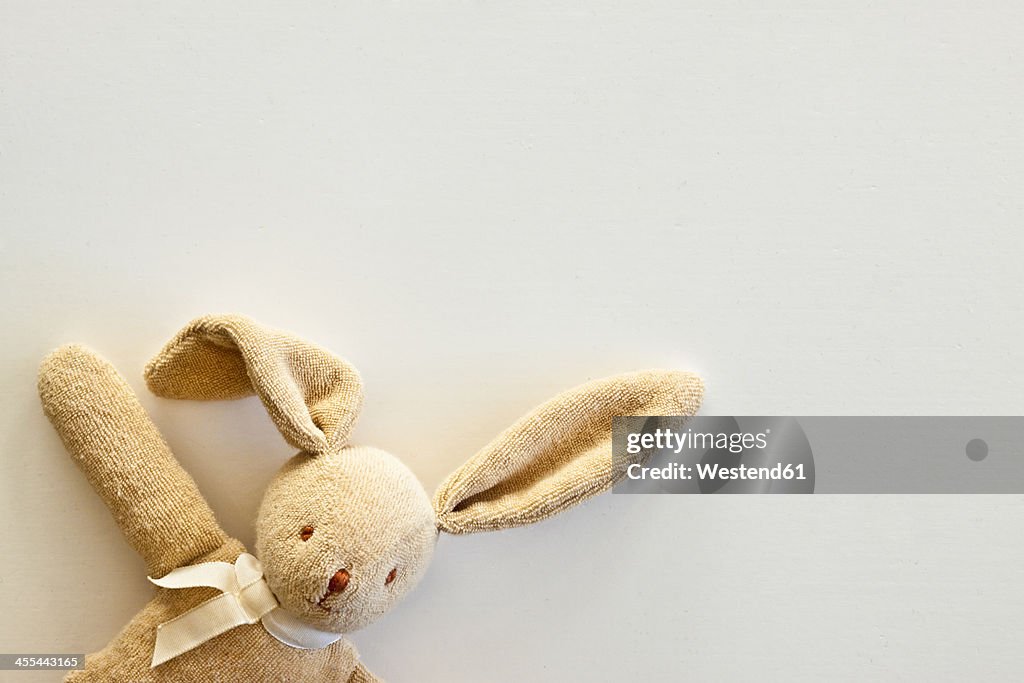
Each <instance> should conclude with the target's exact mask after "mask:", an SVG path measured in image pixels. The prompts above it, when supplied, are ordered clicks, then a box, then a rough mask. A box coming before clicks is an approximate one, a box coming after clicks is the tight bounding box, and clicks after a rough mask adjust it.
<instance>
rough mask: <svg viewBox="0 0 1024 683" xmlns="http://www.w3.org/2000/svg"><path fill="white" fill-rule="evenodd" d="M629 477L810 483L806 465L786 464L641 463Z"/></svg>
mask: <svg viewBox="0 0 1024 683" xmlns="http://www.w3.org/2000/svg"><path fill="white" fill-rule="evenodd" d="M626 476H627V477H629V478H630V479H675V480H685V479H699V480H701V481H715V480H717V481H732V480H737V479H746V480H751V479H759V480H770V481H787V480H790V479H796V480H802V479H807V477H806V476H804V466H803V464H799V465H790V464H782V463H778V464H776V465H774V466H771V467H751V466H749V465H738V466H736V467H722V466H721V465H719V464H717V463H714V464H704V463H697V464H696V465H683V464H680V463H677V462H674V463H671V464H669V465H665V466H664V467H644V466H643V465H641V464H639V463H633V464H632V465H630V466H629V467H628V468H626Z"/></svg>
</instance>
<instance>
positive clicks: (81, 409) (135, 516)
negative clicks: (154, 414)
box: [39, 345, 227, 577]
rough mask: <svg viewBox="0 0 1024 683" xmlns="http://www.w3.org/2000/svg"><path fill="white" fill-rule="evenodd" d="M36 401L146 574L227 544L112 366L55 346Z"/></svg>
mask: <svg viewBox="0 0 1024 683" xmlns="http://www.w3.org/2000/svg"><path fill="white" fill-rule="evenodd" d="M39 396H40V398H41V400H42V403H43V409H44V411H45V412H46V415H47V417H48V418H49V419H50V422H51V423H52V424H53V426H54V428H55V429H56V430H57V433H58V434H59V435H60V437H61V440H62V441H63V442H64V445H65V447H66V448H67V450H68V452H69V453H70V454H71V456H72V459H73V460H74V461H75V463H76V464H77V465H78V466H79V467H80V468H81V469H82V471H83V472H84V473H85V476H86V477H87V478H88V480H89V483H90V484H92V486H93V488H94V489H95V490H96V492H97V493H98V494H99V495H100V497H101V498H102V499H103V502H104V503H106V504H107V507H108V508H109V509H110V512H111V514H112V515H113V516H114V519H115V520H116V521H117V523H118V525H119V526H120V527H121V531H122V532H123V533H124V535H125V538H126V539H127V540H128V543H129V544H130V545H131V546H132V547H133V548H135V550H137V551H138V552H139V554H140V555H142V557H143V559H144V560H145V561H146V565H147V569H148V571H149V575H150V576H153V577H159V576H163V575H164V574H166V573H167V572H169V571H171V570H172V569H174V568H176V567H178V566H181V565H183V564H188V563H189V562H190V561H192V560H194V559H195V558H196V557H198V556H200V555H203V554H206V553H209V552H211V551H213V550H216V549H217V548H219V547H220V546H222V545H223V544H224V543H225V542H226V541H227V536H226V535H225V533H224V532H223V531H222V530H221V528H220V526H218V524H217V521H216V519H215V518H214V516H213V512H212V511H211V510H210V508H209V506H208V505H207V504H206V501H205V500H204V499H203V497H202V495H201V494H200V493H199V490H198V489H197V488H196V485H195V482H194V481H193V480H192V478H191V477H190V476H189V475H188V473H186V472H185V470H183V469H182V468H181V466H180V465H179V464H178V462H177V461H176V460H175V459H174V456H173V455H172V454H171V451H170V449H169V448H168V447H167V444H166V443H165V442H164V440H163V438H162V437H161V436H160V433H159V432H158V431H157V429H156V426H154V425H153V423H152V422H151V421H150V419H149V417H148V416H147V415H146V412H145V411H144V410H143V408H142V406H141V405H140V404H139V402H138V399H137V398H136V397H135V394H134V393H133V392H132V390H131V388H130V387H129V386H128V383H127V382H125V380H124V378H122V377H121V376H120V375H119V374H118V373H117V371H116V370H115V369H114V368H113V366H111V365H110V363H108V362H107V361H105V360H104V359H103V358H101V357H100V356H98V355H97V354H95V353H93V352H92V351H89V350H88V349H85V348H83V347H81V346H73V345H69V346H64V347H61V348H59V349H57V350H56V351H54V352H53V353H51V354H50V355H49V356H48V357H47V358H46V359H45V360H44V361H43V363H42V366H41V367H40V371H39Z"/></svg>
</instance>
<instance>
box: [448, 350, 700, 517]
mask: <svg viewBox="0 0 1024 683" xmlns="http://www.w3.org/2000/svg"><path fill="white" fill-rule="evenodd" d="M703 395H704V385H703V383H702V382H701V380H700V378H699V377H698V376H697V375H694V374H691V373H688V372H672V371H659V370H652V371H646V372H634V373H629V374H625V375H616V376H614V377H608V378H606V379H600V380H596V381H593V382H590V383H588V384H584V385H582V386H579V387H576V388H575V389H570V390H569V391H566V392H565V393H562V394H559V395H558V396H556V397H555V398H553V399H551V400H550V401H548V402H546V403H543V404H541V405H540V406H538V407H537V408H535V409H534V410H533V411H532V412H530V413H528V414H527V415H526V416H524V417H523V418H521V419H520V420H519V421H518V422H516V423H515V424H514V425H512V426H511V427H509V428H508V429H506V430H505V431H504V432H503V433H502V434H501V435H500V436H498V437H497V438H496V439H495V440H494V441H492V442H491V443H490V444H488V445H487V446H486V447H485V448H484V449H483V450H482V451H480V452H479V453H477V454H476V455H475V456H473V457H472V458H471V459H470V460H469V461H468V462H467V463H466V464H465V465H463V466H462V467H460V468H459V469H458V470H456V471H455V472H454V473H452V474H451V476H449V477H448V479H447V480H446V481H445V482H444V483H443V484H442V485H441V487H440V488H439V489H438V490H437V493H436V494H435V495H434V511H435V513H436V514H437V525H438V528H439V529H441V530H442V531H446V532H448V533H451V534H464V533H471V532H474V531H490V530H496V529H505V528H509V527H515V526H523V525H525V524H531V523H533V522H538V521H540V520H542V519H545V518H547V517H550V516H552V515H555V514H558V513H559V512H561V511H563V510H566V509H568V508H570V507H572V506H573V505H575V504H577V503H579V502H581V501H583V500H585V499H587V498H589V497H591V496H594V495H596V494H598V493H601V492H602V491H605V490H607V489H608V488H609V487H610V486H611V485H612V484H613V483H614V482H613V473H612V434H611V426H612V418H613V417H615V416H617V415H621V416H632V415H693V414H695V413H696V412H697V409H698V408H700V403H701V398H702V397H703Z"/></svg>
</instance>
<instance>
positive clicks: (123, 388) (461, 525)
mask: <svg viewBox="0 0 1024 683" xmlns="http://www.w3.org/2000/svg"><path fill="white" fill-rule="evenodd" d="M146 383H147V385H148V386H149V388H150V389H151V390H152V391H153V392H154V393H155V394H156V395H158V396H163V397H168V398H177V399H196V400H223V399H236V398H241V397H244V396H250V395H252V394H255V395H256V396H258V397H259V398H260V400H261V401H262V402H263V405H264V406H265V407H266V409H267V412H269V413H270V417H271V419H273V421H274V424H275V425H276V426H277V427H278V429H279V430H280V431H281V434H282V435H283V436H284V438H285V440H286V441H287V442H288V443H289V444H291V446H292V447H294V448H296V449H298V451H299V452H298V453H297V454H296V455H295V456H293V457H292V458H291V459H290V460H288V461H287V462H286V463H285V464H284V466H283V467H282V468H281V470H280V471H279V472H278V473H277V475H276V476H275V477H274V478H273V480H272V481H271V482H270V485H269V487H268V488H267V491H266V494H265V495H264V497H263V502H262V504H261V506H260V510H259V515H258V518H257V520H256V546H255V556H254V555H251V554H249V553H248V552H246V548H245V547H244V546H243V545H242V544H241V543H240V542H239V541H238V540H236V539H234V538H231V537H229V536H228V535H227V534H225V533H224V531H223V530H222V529H221V528H220V526H219V525H218V524H217V521H216V519H215V518H214V515H213V512H212V511H211V510H210V508H209V506H208V505H207V503H206V501H205V500H204V499H203V496H202V495H201V494H200V493H199V491H198V489H197V488H196V485H195V482H194V481H193V480H192V478H191V477H190V476H189V475H188V474H187V473H186V472H185V471H184V470H183V469H182V468H181V466H180V465H179V464H178V462H177V461H176V460H175V459H174V456H173V455H172V454H171V451H170V449H169V448H168V446H167V444H166V443H165V442H164V440H163V438H162V437H161V436H160V434H159V432H158V431H157V429H156V427H155V426H154V425H153V424H152V422H150V420H149V418H148V417H147V415H146V414H145V412H144V411H143V409H142V407H141V406H140V405H139V402H138V400H137V399H136V398H135V395H134V394H133V393H132V391H131V389H130V388H129V387H128V385H127V383H126V382H125V381H124V379H123V378H122V377H121V376H120V375H119V374H118V373H117V371H116V370H114V368H113V367H112V366H111V365H110V364H109V363H107V362H106V361H105V360H103V359H102V358H100V357H99V356H98V355H96V354H95V353H93V352H91V351H89V350H87V349H86V348H83V347H81V346H75V345H69V346H64V347H62V348H60V349H58V350H56V351H54V352H53V353H52V354H50V355H49V356H48V357H47V358H46V360H45V361H44V362H43V363H42V367H41V369H40V376H39V393H40V397H41V399H42V403H43V407H44V410H45V412H46V414H47V416H48V417H49V419H50V421H51V422H52V423H53V426H54V427H55V428H56V430H57V432H58V433H59V434H60V437H61V439H62V440H63V442H64V445H65V446H66V448H67V450H68V451H69V452H70V453H71V456H72V458H73V459H74V461H75V463H77V464H78V466H79V467H80V468H81V469H82V470H83V471H84V473H85V475H86V477H87V478H88V479H89V482H90V483H91V484H92V486H93V488H95V490H96V492H97V493H98V494H99V495H100V497H101V498H102V499H103V500H104V502H105V503H106V504H107V506H108V507H109V508H110V511H111V513H112V514H113V516H114V519H115V520H116V521H117V523H118V525H119V526H120V527H121V531H122V532H123V533H124V535H125V537H126V538H127V540H128V542H129V543H130V544H131V546H132V547H133V548H135V549H136V550H137V551H138V552H139V553H140V554H141V555H142V557H143V559H144V560H145V562H146V566H147V569H148V573H149V577H150V580H151V581H152V582H153V583H154V584H156V586H157V588H156V589H155V595H154V597H153V599H152V600H151V601H150V602H149V603H148V604H147V605H146V606H145V607H144V608H143V609H142V611H140V612H139V613H138V614H137V615H136V616H135V617H134V618H133V619H132V620H131V622H129V623H128V625H127V626H125V627H124V629H122V631H121V632H120V633H119V634H118V635H117V636H116V637H115V638H114V640H113V641H112V642H111V643H110V644H109V645H107V647H106V648H105V649H103V650H101V651H100V652H97V653H95V654H92V655H89V656H88V657H86V661H85V668H84V670H81V671H76V672H72V673H70V674H69V675H68V677H67V679H66V680H69V681H230V682H232V683H235V682H238V681H349V682H356V681H374V680H377V679H376V678H375V677H374V676H373V675H372V674H371V673H370V672H369V671H368V670H367V669H366V668H365V667H364V666H363V665H362V663H360V662H359V660H358V657H357V654H356V652H355V649H354V648H353V646H352V645H351V644H350V643H349V642H348V641H347V640H346V639H345V638H344V637H343V634H345V633H349V632H351V631H354V630H356V629H359V628H361V627H363V626H366V625H367V624H369V623H371V622H372V621H374V620H375V619H377V618H378V617H379V616H381V615H382V614H384V613H385V612H387V611H388V610H390V609H391V608H392V607H394V605H395V604H396V603H397V602H398V601H399V600H401V599H402V597H403V596H404V595H406V594H407V593H408V592H409V591H410V590H412V588H413V587H414V586H415V585H416V583H417V582H418V581H419V580H420V578H421V577H422V576H423V573H424V571H425V570H426V568H427V565H428V564H429V563H430V559H431V556H432V554H433V551H434V545H435V542H436V540H437V537H438V535H439V533H440V532H446V533H449V534H465V533H471V532H476V531H491V530H499V529H506V528H509V527H516V526H521V525H525V524H530V523H533V522H537V521H540V520H542V519H545V518H546V517H550V516H552V515H554V514H557V513H559V512H561V511H563V510H565V509H567V508H569V507H570V506H572V505H575V504H576V503H579V502H581V501H583V500H585V499H586V498H589V497H590V496H593V495H595V494H598V493H600V492H602V491H605V490H607V489H608V488H609V487H610V486H611V485H612V483H613V479H614V478H615V477H614V475H613V468H612V461H611V418H612V417H613V416H615V415H692V414H694V413H695V412H696V410H697V409H698V407H699V405H700V402H701V397H702V392H703V386H702V384H701V381H700V379H699V378H698V377H697V376H696V375H693V374H690V373H686V372H669V371H647V372H636V373H630V374H624V375H619V376H615V377H610V378H607V379H602V380H597V381H592V382H590V383H588V384H584V385H582V386H580V387H578V388H576V389H572V390H570V391H567V392H565V393H563V394H560V395H559V396H556V397H555V398H553V399H551V400H549V401H548V402H546V403H544V404H542V405H541V406H539V407H538V408H536V409H535V410H533V411H532V412H530V413H528V414H527V415H526V416H525V417H523V418H522V419H520V420H519V421H518V422H516V423H515V424H514V425H512V426H511V427H509V428H508V429H507V430H505V431H504V432H503V433H502V434H500V435H499V436H498V437H497V438H495V439H494V440H493V441H492V442H491V443H490V444H489V445H487V446H486V447H485V448H484V449H483V450H481V451H480V452H479V453H477V454H476V455H475V456H473V457H472V458H470V459H469V461H468V462H466V463H465V464H464V465H463V466H462V467H460V468H459V469H458V470H456V471H455V472H454V473H452V474H451V475H450V476H449V477H448V479H447V480H446V481H445V482H444V483H443V484H442V485H441V487H440V488H439V489H438V491H437V493H436V494H435V495H434V497H433V499H431V498H430V497H429V496H428V495H427V493H426V492H425V490H424V489H423V487H422V486H421V485H420V483H419V481H418V480H417V479H416V477H415V476H414V475H413V474H412V472H411V471H410V470H409V469H408V468H407V467H406V466H405V465H403V464H402V462H401V461H399V460H398V459H397V458H395V457H394V456H392V455H390V454H388V453H386V452H384V451H382V450H379V449H376V448H371V447H368V446H357V445H353V444H350V443H349V435H350V433H351V431H352V427H353V424H354V423H355V420H356V416H357V415H358V414H359V409H360V406H361V403H362V383H361V381H360V378H359V374H358V373H357V372H356V370H355V369H354V368H353V367H352V366H351V365H349V364H348V363H347V362H346V361H344V360H342V359H341V358H339V357H337V356H335V355H333V354H331V353H329V352H328V351H325V350H324V349H322V348H320V347H318V346H315V345H313V344H310V343H308V342H305V341H303V340H301V339H298V338H296V337H294V336H292V335H289V334H286V333H282V332H277V331H273V330H270V329H267V328H264V327H261V326H260V325H257V324H256V323H254V322H253V321H251V320H249V319H247V318H245V317H241V316H234V315H232V316H208V317H204V318H199V319H197V320H195V321H193V322H192V323H191V324H189V325H188V326H187V327H185V328H184V329H183V330H182V331H181V332H179V333H178V334H177V336H175V337H174V338H173V339H172V340H171V341H170V342H169V343H168V344H167V346H166V347H165V348H164V349H163V350H162V351H161V352H160V353H159V354H158V355H157V356H156V357H155V358H154V359H153V360H152V361H151V362H150V363H149V365H148V366H147V367H146ZM257 558H258V559H257Z"/></svg>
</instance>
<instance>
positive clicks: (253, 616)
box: [149, 553, 341, 667]
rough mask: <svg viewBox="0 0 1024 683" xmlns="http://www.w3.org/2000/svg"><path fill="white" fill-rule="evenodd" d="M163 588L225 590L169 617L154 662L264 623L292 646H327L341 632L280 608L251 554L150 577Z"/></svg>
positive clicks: (158, 635)
mask: <svg viewBox="0 0 1024 683" xmlns="http://www.w3.org/2000/svg"><path fill="white" fill-rule="evenodd" d="M149 580H150V581H152V582H153V583H155V584H156V585H158V586H160V587H161V588H197V587H200V586H208V587H210V588H216V589H217V590H219V591H221V594H220V595H218V596H216V597H214V598H210V599H209V600H207V601H206V602H204V603H202V604H200V605H197V606H196V607H193V608H192V609H190V610H189V611H188V612H185V613H184V614H182V615H180V616H177V617H175V618H174V619H171V620H170V621H165V622H164V623H162V624H160V625H159V626H157V628H156V645H155V646H154V648H153V662H152V664H151V665H150V666H151V667H155V666H159V665H160V664H163V663H164V662H166V661H167V660H169V659H173V658H175V657H177V656H178V655H180V654H182V653H185V652H188V651H189V650H191V649H192V648H194V647H198V646H199V645H202V644H203V643H205V642H206V641H208V640H210V639H211V638H214V637H216V636H219V635H220V634H221V633H224V632H225V631H230V630H231V629H233V628H235V627H237V626H242V625H243V624H255V623H256V622H257V621H262V622H263V627H264V628H265V629H266V630H267V632H268V633H270V635H272V636H274V637H275V638H277V639H278V640H279V641H281V642H282V643H284V644H285V645H288V646H290V647H295V648H300V649H304V650H313V649H319V648H322V647H327V646H328V645H330V644H331V643H333V642H335V641H336V640H338V639H339V638H341V634H340V633H331V632H329V631H320V630H318V629H315V628H313V627H311V626H309V625H307V624H305V623H304V622H302V621H300V620H299V619H297V618H295V617H293V616H292V615H291V614H289V613H288V612H286V611H285V610H283V609H281V608H279V607H278V604H277V598H276V597H274V594H273V592H271V590H270V586H268V585H267V580H266V579H265V578H263V565H262V564H261V563H260V561H259V560H257V559H256V558H255V557H253V556H252V555H250V554H249V553H242V554H241V555H239V556H238V559H237V560H235V563H234V564H233V565H232V564H228V563H227V562H203V563H202V564H193V565H189V566H187V567H179V568H178V569H175V570H174V571H172V572H170V573H168V574H167V575H166V576H163V577H161V578H159V579H154V578H152V577H150V578H149Z"/></svg>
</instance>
